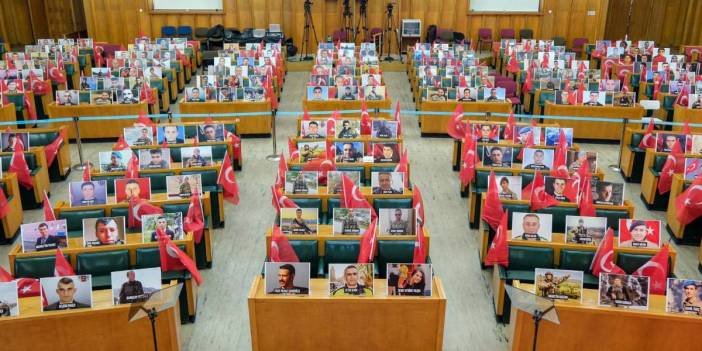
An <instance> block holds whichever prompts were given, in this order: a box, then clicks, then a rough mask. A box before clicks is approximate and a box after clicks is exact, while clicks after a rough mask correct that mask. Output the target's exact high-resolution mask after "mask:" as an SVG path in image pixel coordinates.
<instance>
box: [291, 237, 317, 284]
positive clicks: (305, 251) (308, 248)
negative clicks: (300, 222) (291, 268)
mask: <svg viewBox="0 0 702 351" xmlns="http://www.w3.org/2000/svg"><path fill="white" fill-rule="evenodd" d="M290 246H292V248H293V250H295V254H296V255H297V258H298V259H299V260H300V262H307V263H309V264H310V277H312V278H314V277H315V275H317V274H318V272H319V268H320V267H319V254H318V250H317V240H290Z"/></svg>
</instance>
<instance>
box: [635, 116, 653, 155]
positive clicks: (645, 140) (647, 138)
mask: <svg viewBox="0 0 702 351" xmlns="http://www.w3.org/2000/svg"><path fill="white" fill-rule="evenodd" d="M654 126H655V125H654V123H653V118H649V119H648V128H646V132H645V133H644V135H643V137H642V138H641V141H640V142H639V148H641V149H651V148H654V147H655V146H656V136H655V135H653V128H654Z"/></svg>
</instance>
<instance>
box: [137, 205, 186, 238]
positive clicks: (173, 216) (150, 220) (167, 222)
mask: <svg viewBox="0 0 702 351" xmlns="http://www.w3.org/2000/svg"><path fill="white" fill-rule="evenodd" d="M141 232H142V233H143V236H144V241H145V242H157V241H158V238H159V233H160V234H162V235H167V236H168V237H169V238H170V239H171V240H181V239H182V238H183V214H182V213H180V212H176V213H162V214H153V215H142V216H141Z"/></svg>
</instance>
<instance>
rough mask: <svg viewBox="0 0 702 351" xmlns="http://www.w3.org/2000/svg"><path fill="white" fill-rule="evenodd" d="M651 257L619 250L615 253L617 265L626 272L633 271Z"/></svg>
mask: <svg viewBox="0 0 702 351" xmlns="http://www.w3.org/2000/svg"><path fill="white" fill-rule="evenodd" d="M651 257H653V256H652V255H641V254H631V253H624V252H620V253H619V254H618V255H617V262H616V263H617V266H619V268H621V269H623V270H624V271H625V272H626V273H628V274H631V273H634V271H636V270H637V269H639V267H641V266H642V265H643V264H644V263H646V262H648V260H650V259H651Z"/></svg>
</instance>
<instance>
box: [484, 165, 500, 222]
mask: <svg viewBox="0 0 702 351" xmlns="http://www.w3.org/2000/svg"><path fill="white" fill-rule="evenodd" d="M504 214H505V211H504V210H503V209H502V202H500V195H499V194H498V193H497V181H496V180H495V171H492V170H491V171H490V179H489V181H488V191H487V198H486V199H485V206H484V207H483V213H481V214H480V218H481V219H482V220H484V221H485V222H487V223H488V224H489V225H490V227H491V228H492V229H495V230H497V227H498V226H499V225H500V220H502V216H503V215H504Z"/></svg>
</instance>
